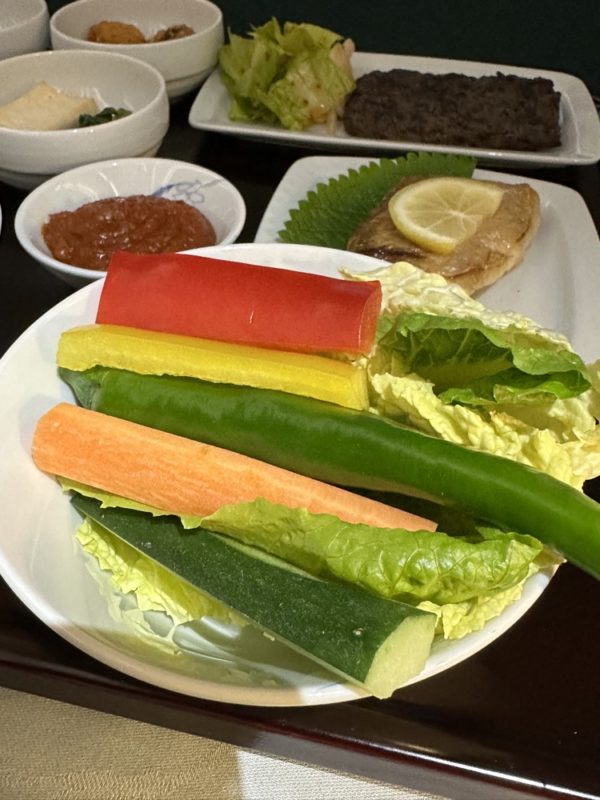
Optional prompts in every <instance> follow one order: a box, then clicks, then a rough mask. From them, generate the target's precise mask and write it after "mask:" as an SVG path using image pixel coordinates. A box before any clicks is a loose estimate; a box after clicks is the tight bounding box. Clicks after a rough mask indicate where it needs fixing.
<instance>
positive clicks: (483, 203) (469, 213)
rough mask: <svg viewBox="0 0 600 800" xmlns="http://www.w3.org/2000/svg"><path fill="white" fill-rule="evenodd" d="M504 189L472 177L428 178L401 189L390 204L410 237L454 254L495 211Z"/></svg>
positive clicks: (401, 228)
mask: <svg viewBox="0 0 600 800" xmlns="http://www.w3.org/2000/svg"><path fill="white" fill-rule="evenodd" d="M503 194H504V191H503V189H502V188H501V187H500V186H497V185H496V184H494V183H489V182H487V181H478V180H474V179H472V178H452V177H444V178H426V179H424V180H421V181H417V182H416V183H409V184H408V185H407V186H404V187H403V188H402V189H399V190H398V191H397V192H396V193H395V194H394V195H393V197H392V198H391V199H390V201H389V204H388V210H389V212H390V216H391V218H392V221H393V222H394V225H395V226H396V227H397V228H398V230H399V231H400V233H402V234H403V235H404V236H406V238H407V239H410V240H411V241H413V242H415V243H416V244H418V245H420V246H421V247H423V248H425V249H426V250H431V251H432V252H434V253H451V252H452V251H453V250H454V248H455V247H456V246H457V245H458V244H460V242H462V241H464V240H465V239H466V238H468V237H469V236H472V234H473V233H474V232H475V231H476V230H477V228H478V227H479V225H480V224H481V221H482V220H483V219H484V218H485V217H489V216H491V215H492V214H495V213H496V211H497V209H498V206H499V205H500V202H501V200H502V195H503Z"/></svg>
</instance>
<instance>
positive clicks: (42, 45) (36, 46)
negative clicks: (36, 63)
mask: <svg viewBox="0 0 600 800" xmlns="http://www.w3.org/2000/svg"><path fill="white" fill-rule="evenodd" d="M48 18H49V14H48V6H47V4H46V0H2V9H1V11H0V59H3V58H12V56H19V55H22V54H23V53H35V52H36V51H37V50H45V49H46V48H47V47H48V44H49V39H50V35H49V33H50V32H49V26H48Z"/></svg>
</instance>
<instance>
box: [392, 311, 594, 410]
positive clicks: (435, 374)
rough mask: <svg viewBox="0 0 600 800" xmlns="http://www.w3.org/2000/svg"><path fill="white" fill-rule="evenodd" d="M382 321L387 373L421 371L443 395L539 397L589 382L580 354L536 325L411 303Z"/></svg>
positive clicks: (484, 401)
mask: <svg viewBox="0 0 600 800" xmlns="http://www.w3.org/2000/svg"><path fill="white" fill-rule="evenodd" d="M382 323H383V325H382V326H381V327H380V335H379V341H378V343H379V347H380V348H382V350H386V351H387V352H388V354H389V356H390V366H391V369H390V371H391V372H392V374H395V375H398V374H399V375H406V374H410V373H413V372H414V373H416V374H418V375H420V376H421V377H423V378H425V380H428V381H430V382H431V383H432V384H433V386H434V390H435V392H436V394H437V395H438V396H439V397H440V398H441V399H442V400H443V401H444V402H446V403H452V402H460V403H463V404H467V405H483V406H486V405H495V404H497V403H540V402H548V401H552V400H554V399H556V398H565V397H577V396H578V395H580V394H582V393H583V392H585V391H587V389H589V388H590V386H591V383H590V381H589V380H588V379H587V377H586V371H585V365H584V363H583V361H582V360H581V359H580V358H579V356H577V355H576V354H575V353H573V352H572V351H571V350H570V349H568V348H566V347H561V348H557V346H556V345H555V344H554V343H553V342H550V341H548V340H547V339H545V338H544V337H542V336H539V335H537V333H535V332H532V333H529V332H527V331H523V330H521V329H513V328H505V329H504V330H498V329H496V328H492V327H490V326H489V325H486V324H485V323H484V322H483V321H482V320H480V319H478V318H477V317H455V316H454V317H453V316H442V315H439V314H429V313H423V312H415V311H406V312H403V313H400V314H398V315H397V316H395V317H389V316H388V317H383V319H382Z"/></svg>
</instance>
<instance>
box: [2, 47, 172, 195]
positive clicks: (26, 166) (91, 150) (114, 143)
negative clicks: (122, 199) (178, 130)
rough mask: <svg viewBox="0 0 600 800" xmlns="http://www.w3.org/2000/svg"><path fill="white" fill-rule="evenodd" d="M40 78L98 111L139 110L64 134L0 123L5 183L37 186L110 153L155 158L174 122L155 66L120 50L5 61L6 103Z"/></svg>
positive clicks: (108, 156)
mask: <svg viewBox="0 0 600 800" xmlns="http://www.w3.org/2000/svg"><path fill="white" fill-rule="evenodd" d="M41 81H46V82H47V83H48V84H50V85H51V86H53V87H54V88H55V89H59V90H62V91H64V92H66V93H67V94H71V95H77V96H86V97H93V98H94V99H95V100H96V103H97V105H98V108H99V109H102V108H104V107H106V106H113V107H115V108H118V107H123V108H126V109H128V110H129V111H131V112H132V113H131V114H129V115H128V116H126V117H122V118H121V119H117V120H113V121H112V122H107V123H104V124H103V125H93V126H90V127H87V128H69V129H67V130H58V131H54V130H53V131H30V130H14V129H12V128H3V127H0V180H3V181H5V182H6V183H9V184H11V185H13V186H17V187H19V188H22V189H31V188H32V187H34V186H37V185H39V184H40V183H42V182H43V181H45V180H47V179H48V178H50V177H52V176H53V175H58V174H59V173H61V172H64V171H65V170H67V169H72V168H73V167H78V166H80V165H82V164H88V163H90V162H92V161H102V160H103V159H107V158H123V157H129V156H153V155H155V154H156V153H157V151H158V148H159V147H160V145H161V144H162V141H163V139H164V136H165V134H166V132H167V129H168V127H169V101H168V98H167V93H166V89H165V82H164V79H163V77H162V75H161V74H160V73H159V72H158V71H157V70H156V69H154V67H151V66H149V65H148V64H144V63H143V62H142V61H138V60H137V59H135V58H130V57H129V56H123V55H119V54H117V53H90V52H89V51H84V50H71V51H66V50H64V51H61V52H56V53H54V52H51V51H48V52H45V53H29V54H27V55H23V56H15V57H14V58H9V59H6V60H5V61H0V105H4V104H5V103H8V102H10V101H11V100H14V99H16V98H17V97H20V96H21V95H23V94H25V93H26V92H27V91H29V90H30V89H31V88H32V87H33V86H35V85H36V84H37V83H40V82H41Z"/></svg>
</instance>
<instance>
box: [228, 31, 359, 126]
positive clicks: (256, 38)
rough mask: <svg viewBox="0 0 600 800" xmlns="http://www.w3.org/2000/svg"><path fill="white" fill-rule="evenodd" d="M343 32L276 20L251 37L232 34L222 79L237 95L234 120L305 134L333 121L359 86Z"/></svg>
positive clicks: (232, 111)
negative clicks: (280, 127) (342, 35)
mask: <svg viewBox="0 0 600 800" xmlns="http://www.w3.org/2000/svg"><path fill="white" fill-rule="evenodd" d="M342 39H343V37H341V36H340V35H339V34H337V33H334V32H333V31H329V30H327V29H326V28H320V27H319V26H317V25H310V24H306V23H300V24H296V23H292V22H286V23H285V24H284V25H283V27H282V26H281V25H280V24H279V22H278V21H277V20H276V19H272V20H270V21H269V22H267V23H266V24H265V25H263V26H261V27H259V28H254V29H253V30H252V31H251V33H250V35H249V38H244V37H242V36H236V35H235V34H233V33H231V32H230V34H229V43H228V44H226V45H224V46H223V47H222V48H221V50H220V51H219V65H220V68H221V78H222V80H223V83H224V84H225V86H226V87H227V90H228V91H229V94H230V97H231V105H230V108H229V116H230V118H231V119H233V120H242V121H245V122H266V123H268V124H269V125H273V124H280V125H282V126H283V127H285V128H289V129H291V130H303V129H304V128H307V127H308V126H310V125H313V124H316V123H330V124H331V123H332V122H333V121H334V120H335V117H336V116H337V114H338V112H339V111H340V110H341V107H342V103H343V100H344V98H345V97H346V95H347V94H348V93H349V92H350V91H352V89H353V88H354V80H353V79H352V77H351V69H350V62H349V56H348V54H347V52H346V50H345V49H344V47H343V46H342Z"/></svg>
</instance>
